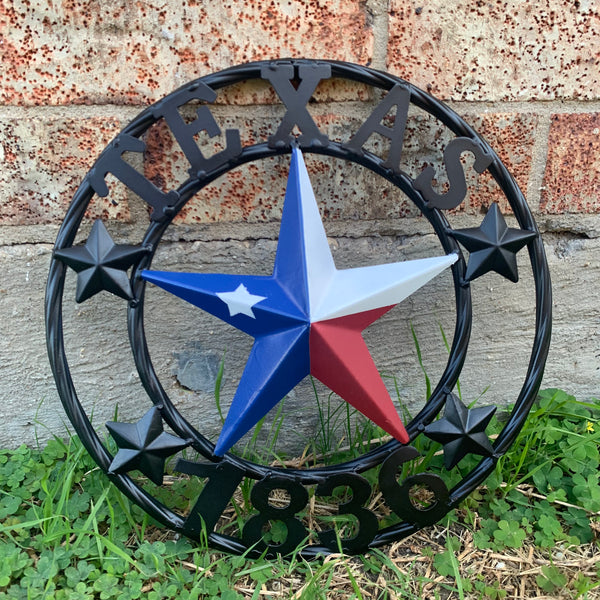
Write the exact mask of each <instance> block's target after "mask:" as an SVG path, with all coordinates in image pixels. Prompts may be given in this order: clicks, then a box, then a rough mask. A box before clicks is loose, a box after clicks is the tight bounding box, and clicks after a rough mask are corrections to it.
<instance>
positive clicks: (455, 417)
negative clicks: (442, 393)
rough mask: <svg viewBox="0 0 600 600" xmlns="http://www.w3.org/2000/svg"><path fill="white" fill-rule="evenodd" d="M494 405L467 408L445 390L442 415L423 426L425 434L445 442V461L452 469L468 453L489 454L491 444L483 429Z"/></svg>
mask: <svg viewBox="0 0 600 600" xmlns="http://www.w3.org/2000/svg"><path fill="white" fill-rule="evenodd" d="M495 412H496V407H495V406H483V407H480V408H471V409H469V408H467V407H466V406H465V405H464V404H463V403H462V402H461V401H460V399H459V398H458V397H457V396H456V395H454V394H448V397H447V399H446V406H445V408H444V416H443V418H441V419H439V420H438V421H434V422H433V423H431V424H429V425H427V427H425V435H426V436H427V437H428V438H431V439H432V440H434V441H435V442H439V443H440V444H443V446H444V465H445V466H446V469H451V468H452V467H454V466H455V465H457V464H458V463H459V462H460V461H461V460H462V459H463V458H464V457H465V456H466V455H467V454H479V455H480V456H491V455H492V454H493V453H494V448H493V447H492V445H491V444H490V440H489V438H488V437H487V435H486V433H485V428H486V427H487V426H488V424H489V422H490V420H491V418H492V416H493V415H494V413H495Z"/></svg>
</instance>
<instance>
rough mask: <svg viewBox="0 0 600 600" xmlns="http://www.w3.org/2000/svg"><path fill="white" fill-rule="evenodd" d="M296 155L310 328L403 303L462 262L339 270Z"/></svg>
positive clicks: (446, 258)
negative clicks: (330, 320)
mask: <svg viewBox="0 0 600 600" xmlns="http://www.w3.org/2000/svg"><path fill="white" fill-rule="evenodd" d="M294 152H297V153H298V170H299V179H300V183H299V187H300V201H301V203H302V208H301V210H302V236H303V239H304V252H305V256H306V278H307V281H308V297H309V313H310V322H311V323H317V322H319V321H325V320H327V319H334V318H337V317H345V316H348V315H353V314H355V313H359V312H363V311H368V310H374V309H377V308H383V307H384V306H392V305H394V304H398V303H399V302H402V300H404V299H405V298H407V297H408V296H410V295H411V294H413V293H414V292H416V291H417V290H418V289H419V288H420V287H422V286H424V285H425V284H426V283H427V282H429V281H430V280H431V279H433V278H434V277H435V276H436V275H438V274H439V273H441V272H442V271H443V270H444V269H446V268H447V267H449V266H451V265H453V264H454V263H455V262H456V261H457V260H458V255H457V254H447V255H443V256H434V257H432V258H423V259H418V260H409V261H403V262H397V263H389V264H382V265H374V266H370V267H359V268H355V269H343V270H338V269H336V267H335V263H334V262H333V257H332V255H331V250H330V248H329V244H328V242H327V234H326V233H325V228H324V227H323V222H322V220H321V215H320V214H319V209H318V207H317V202H316V199H315V195H314V192H313V190H312V186H311V183H310V179H309V176H308V172H307V170H306V166H305V164H304V160H303V158H302V154H301V153H300V151H299V150H297V149H296V150H294Z"/></svg>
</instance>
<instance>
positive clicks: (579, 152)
mask: <svg viewBox="0 0 600 600" xmlns="http://www.w3.org/2000/svg"><path fill="white" fill-rule="evenodd" d="M551 121H552V124H551V127H550V135H549V139H548V160H547V163H546V173H545V176H544V186H543V190H542V199H541V203H540V204H541V206H540V208H541V210H542V211H543V212H545V213H550V214H552V213H554V214H556V213H597V212H599V211H600V113H587V114H585V113H584V114H566V113H564V114H555V115H552V118H551Z"/></svg>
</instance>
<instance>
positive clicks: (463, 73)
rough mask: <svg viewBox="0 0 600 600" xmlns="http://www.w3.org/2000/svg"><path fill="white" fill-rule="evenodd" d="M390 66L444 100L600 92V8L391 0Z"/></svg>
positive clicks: (585, 3) (557, 0)
mask: <svg viewBox="0 0 600 600" xmlns="http://www.w3.org/2000/svg"><path fill="white" fill-rule="evenodd" d="M389 31H390V35H389V43H388V67H389V69H390V71H392V72H394V73H395V74H397V75H400V76H401V77H404V78H406V79H408V80H410V81H411V82H412V83H414V84H416V85H418V86H419V87H421V88H423V89H424V90H426V91H429V92H430V93H432V94H433V95H435V96H438V97H440V98H443V99H454V100H529V99H542V100H549V99H555V98H573V99H575V98H577V99H586V100H589V99H595V98H598V97H600V68H599V65H600V6H599V5H598V3H597V2H594V1H590V0H582V1H581V2H580V1H576V2H565V1H564V0H540V1H539V2H524V1H523V0H496V1H494V2H491V1H488V0H481V1H479V0H478V1H475V0H456V1H453V2H448V1H447V0H431V1H429V2H422V1H421V0H411V1H407V0H391V5H390V22H389Z"/></svg>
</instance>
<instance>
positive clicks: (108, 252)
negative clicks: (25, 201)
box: [54, 220, 147, 302]
mask: <svg viewBox="0 0 600 600" xmlns="http://www.w3.org/2000/svg"><path fill="white" fill-rule="evenodd" d="M146 252H147V250H146V249H145V248H142V247H141V246H129V245H126V244H121V245H117V244H115V243H114V242H113V241H112V238H111V237H110V234H109V233H108V231H106V227H105V226H104V223H102V221H100V220H97V221H95V222H94V225H93V226H92V231H91V232H90V235H89V237H88V239H87V241H86V243H85V245H84V246H76V247H72V248H63V249H61V250H56V251H55V252H54V256H56V258H58V259H59V260H61V261H62V262H64V263H65V264H66V265H68V266H69V267H71V268H72V269H73V270H75V271H76V272H77V292H76V297H75V300H76V301H77V302H83V301H84V300H87V299H88V298H91V297H92V296H93V295H94V294H97V293H98V292H101V291H102V290H106V291H108V292H111V293H113V294H116V295H117V296H120V297H121V298H125V299H126V300H131V298H132V297H133V292H132V291H131V285H130V283H129V277H127V273H126V271H127V269H129V267H131V265H133V264H134V263H135V262H136V261H137V260H138V259H139V258H140V257H141V256H142V255H143V254H145V253H146Z"/></svg>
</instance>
